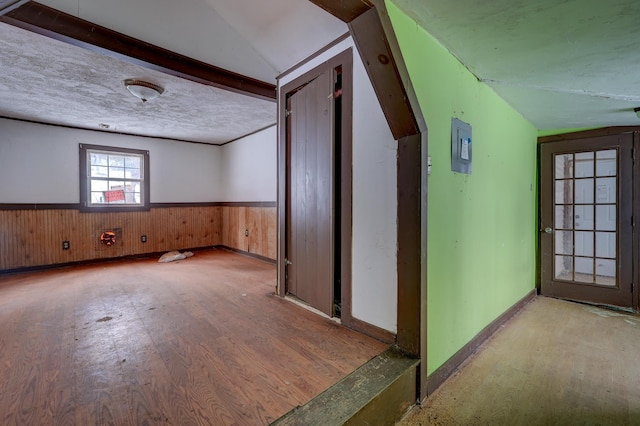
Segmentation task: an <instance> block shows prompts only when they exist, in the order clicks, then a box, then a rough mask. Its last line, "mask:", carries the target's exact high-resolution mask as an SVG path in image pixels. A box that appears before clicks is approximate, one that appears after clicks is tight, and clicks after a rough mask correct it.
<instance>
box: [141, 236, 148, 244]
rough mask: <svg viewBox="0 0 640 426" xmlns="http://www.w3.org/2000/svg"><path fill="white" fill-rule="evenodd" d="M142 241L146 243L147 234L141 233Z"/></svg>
mask: <svg viewBox="0 0 640 426" xmlns="http://www.w3.org/2000/svg"><path fill="white" fill-rule="evenodd" d="M140 241H141V242H143V243H146V242H147V236H146V235H141V236H140Z"/></svg>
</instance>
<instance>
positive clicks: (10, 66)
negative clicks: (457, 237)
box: [0, 0, 640, 143]
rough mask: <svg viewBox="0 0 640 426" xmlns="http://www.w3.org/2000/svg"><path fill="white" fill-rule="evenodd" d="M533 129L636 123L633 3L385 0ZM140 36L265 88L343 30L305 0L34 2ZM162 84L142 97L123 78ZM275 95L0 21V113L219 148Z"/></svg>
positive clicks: (638, 5)
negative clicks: (188, 76)
mask: <svg viewBox="0 0 640 426" xmlns="http://www.w3.org/2000/svg"><path fill="white" fill-rule="evenodd" d="M393 1H394V3H396V4H397V5H398V6H399V7H400V8H401V9H402V10H404V11H405V12H406V13H407V14H408V15H410V16H411V17H412V18H414V19H415V20H416V22H418V24H419V25H421V26H422V27H424V28H425V29H426V30H427V31H428V32H430V33H431V34H432V35H434V36H435V37H436V38H437V39H438V40H439V41H440V42H441V43H442V44H443V45H444V46H445V47H446V48H448V49H449V50H450V51H451V52H452V53H453V54H454V55H456V57H458V58H459V59H460V60H461V62H463V63H464V64H465V65H466V66H467V67H468V68H469V69H470V70H471V72H473V73H474V74H475V75H476V76H477V77H478V78H479V79H480V80H482V81H485V82H486V83H487V84H489V85H490V86H491V87H492V88H493V89H494V90H495V91H496V92H497V93H498V94H499V95H501V96H502V97H503V98H504V99H505V100H506V101H507V102H509V103H510V104H511V105H512V106H513V107H514V108H515V109H516V110H518V111H519V112H520V113H522V114H523V115H524V116H525V117H526V118H527V119H529V120H530V121H531V122H532V123H533V124H534V125H535V126H536V127H538V128H539V129H552V128H575V127H598V126H612V125H637V124H638V123H639V121H638V119H637V117H636V116H635V114H634V113H633V108H634V107H637V106H640V73H639V72H637V69H638V66H640V55H638V52H640V26H639V25H637V22H638V21H639V20H640V2H637V0H608V1H606V2H603V1H596V0H563V1H557V0H538V1H536V2H529V1H525V0H487V1H482V2H479V1H477V0H457V1H455V2H452V1H450V0H429V1H425V0H393ZM43 3H44V4H46V5H49V6H51V7H54V8H56V9H59V10H61V11H63V12H67V13H69V14H72V15H74V16H77V17H80V18H82V19H85V20H88V21H91V22H94V23H96V24H99V25H102V26H105V27H107V28H110V29H113V30H115V31H118V32H122V33H124V34H127V35H129V36H132V37H135V38H138V39H141V40H143V41H146V42H148V43H152V44H155V45H158V46H160V47H163V48H166V49H169V50H172V51H175V52H178V53H181V54H183V55H185V56H189V57H191V58H194V59H198V60H201V61H203V62H206V63H209V64H211V65H215V66H217V67H221V68H225V69H228V70H230V71H233V72H236V73H239V74H242V75H247V76H249V77H253V78H257V79H259V80H262V81H266V82H268V83H275V78H276V76H277V75H278V74H279V73H281V72H282V71H284V70H286V69H288V68H290V67H291V66H293V65H295V64H296V63H298V62H300V61H301V60H302V59H304V58H305V57H307V56H308V55H310V54H312V53H313V52H315V51H317V50H318V49H320V48H321V47H323V46H325V45H326V44H328V43H330V42H331V41H333V40H334V39H336V38H337V37H339V36H340V35H342V34H343V33H344V32H346V31H347V27H346V25H345V24H344V23H342V22H340V21H338V20H337V19H336V18H334V17H332V16H331V15H329V14H328V13H326V12H324V11H322V10H321V9H320V8H318V7H317V6H315V5H313V4H312V3H311V2H310V1H307V0H269V1H264V0H263V1H259V0H182V1H180V2H173V1H169V0H133V1H132V0H110V1H109V2H106V1H100V0H43ZM129 77H140V78H147V79H149V80H151V81H153V82H156V83H159V84H161V85H162V86H164V87H165V88H166V89H167V91H166V93H165V94H163V95H162V96H161V97H160V98H159V99H157V100H155V101H153V102H149V103H147V104H145V105H143V104H142V103H140V102H139V101H137V100H136V99H135V98H133V97H131V96H130V95H128V93H127V92H125V91H124V88H123V87H122V83H121V80H122V79H124V78H129ZM275 108H276V106H275V104H274V103H272V102H269V101H264V100H260V99H256V98H249V97H246V96H243V95H238V94H232V93H229V92H226V91H223V90H219V89H214V88H212V87H209V86H203V85H200V84H198V83H192V82H187V81H184V80H181V79H179V78H175V77H168V76H166V75H164V74H161V73H159V72H153V71H150V70H148V69H143V68H138V67H136V66H132V65H131V64H127V63H124V62H121V61H118V60H116V59H113V58H106V57H103V56H101V55H98V54H95V53H91V52H86V51H84V50H82V49H78V48H76V47H72V46H69V45H64V44H60V43H58V42H54V41H52V40H49V39H46V38H44V37H41V36H36V35H32V34H29V33H26V32H24V31H22V30H17V29H15V28H12V27H7V26H6V25H4V24H2V25H1V26H0V114H1V115H4V116H10V117H18V118H25V119H30V120H35V121H44V122H50V123H57V124H65V125H70V126H77V127H83V128H97V126H98V125H99V124H100V123H105V124H109V125H110V126H111V128H110V129H109V130H112V131H119V132H127V133H137V134H145V135H157V136H163V137H171V138H175V139H183V140H193V141H206V142H210V143H221V142H226V141H228V140H231V139H234V138H236V137H239V136H242V135H243V134H247V133H250V132H252V131H255V130H258V129H260V128H263V127H264V126H266V125H270V124H273V123H275V120H276V118H275V117H276V110H275Z"/></svg>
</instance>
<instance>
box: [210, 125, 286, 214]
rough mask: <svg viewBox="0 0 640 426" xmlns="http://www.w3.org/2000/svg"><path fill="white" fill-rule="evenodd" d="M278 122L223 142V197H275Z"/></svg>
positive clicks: (226, 199)
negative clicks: (251, 133) (242, 136)
mask: <svg viewBox="0 0 640 426" xmlns="http://www.w3.org/2000/svg"><path fill="white" fill-rule="evenodd" d="M276 130H277V129H276V126H272V127H269V128H268V129H265V130H263V131H261V132H258V133H255V134H253V135H249V136H247V137H245V138H242V139H239V140H237V141H234V142H231V143H229V144H227V145H223V146H222V147H221V148H222V161H221V164H222V166H221V167H222V168H221V176H222V191H223V192H222V200H223V201H236V202H237V201H276V198H277V177H276V176H277V175H276V171H277V156H276V153H277V134H276Z"/></svg>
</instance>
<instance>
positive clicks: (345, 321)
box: [340, 316, 396, 345]
mask: <svg viewBox="0 0 640 426" xmlns="http://www.w3.org/2000/svg"><path fill="white" fill-rule="evenodd" d="M340 322H341V323H342V325H344V326H345V327H347V328H350V329H352V330H355V331H357V332H359V333H362V334H366V335H367V336H369V337H373V338H374V339H376V340H379V341H381V342H383V343H387V344H389V345H391V344H393V343H395V342H396V335H395V334H393V333H392V332H390V331H387V330H385V329H384V328H380V327H378V326H375V325H373V324H369V323H368V322H364V321H362V320H359V319H357V318H354V317H352V316H349V317H343V318H340Z"/></svg>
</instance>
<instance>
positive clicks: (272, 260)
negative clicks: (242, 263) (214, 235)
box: [215, 244, 276, 265]
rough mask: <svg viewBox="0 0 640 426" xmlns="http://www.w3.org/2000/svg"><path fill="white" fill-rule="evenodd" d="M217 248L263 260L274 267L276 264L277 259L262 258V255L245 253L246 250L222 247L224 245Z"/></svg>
mask: <svg viewBox="0 0 640 426" xmlns="http://www.w3.org/2000/svg"><path fill="white" fill-rule="evenodd" d="M215 248H217V249H223V250H229V251H232V252H234V253H238V254H242V255H244V256H247V257H252V258H254V259H258V260H262V261H263V262H267V263H272V264H274V265H275V264H276V260H275V259H271V258H270V257H266V256H262V255H260V254H256V253H250V252H248V251H244V250H240V249H237V248H233V247H229V246H225V245H222V244H218V245H217V246H215Z"/></svg>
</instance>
